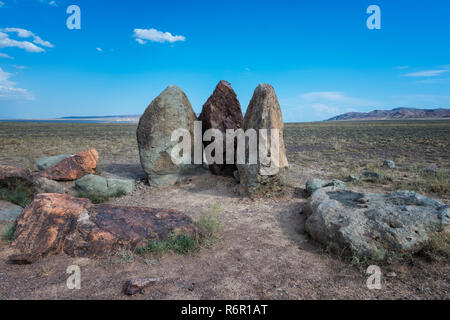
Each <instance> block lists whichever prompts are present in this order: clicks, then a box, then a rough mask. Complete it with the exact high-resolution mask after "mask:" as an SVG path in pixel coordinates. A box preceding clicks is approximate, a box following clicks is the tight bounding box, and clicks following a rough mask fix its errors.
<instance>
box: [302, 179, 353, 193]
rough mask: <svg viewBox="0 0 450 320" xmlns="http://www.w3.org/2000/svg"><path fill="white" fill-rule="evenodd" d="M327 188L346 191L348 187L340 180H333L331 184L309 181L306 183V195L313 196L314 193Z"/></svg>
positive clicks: (317, 180)
mask: <svg viewBox="0 0 450 320" xmlns="http://www.w3.org/2000/svg"><path fill="white" fill-rule="evenodd" d="M326 187H336V188H338V189H345V188H346V185H345V182H343V181H341V180H338V179H333V180H331V182H327V181H324V180H321V179H315V178H313V179H309V180H308V181H306V193H307V195H312V194H313V193H314V191H316V190H319V189H322V188H326Z"/></svg>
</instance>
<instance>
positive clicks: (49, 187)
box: [33, 176, 66, 194]
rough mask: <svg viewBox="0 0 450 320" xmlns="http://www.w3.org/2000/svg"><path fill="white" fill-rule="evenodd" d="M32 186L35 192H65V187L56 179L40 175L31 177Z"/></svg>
mask: <svg viewBox="0 0 450 320" xmlns="http://www.w3.org/2000/svg"><path fill="white" fill-rule="evenodd" d="M33 187H34V189H35V190H36V192H37V193H60V194H64V193H66V189H65V188H64V187H63V186H62V185H61V184H60V183H58V182H57V181H53V180H50V179H47V178H44V177H40V176H35V177H34V178H33Z"/></svg>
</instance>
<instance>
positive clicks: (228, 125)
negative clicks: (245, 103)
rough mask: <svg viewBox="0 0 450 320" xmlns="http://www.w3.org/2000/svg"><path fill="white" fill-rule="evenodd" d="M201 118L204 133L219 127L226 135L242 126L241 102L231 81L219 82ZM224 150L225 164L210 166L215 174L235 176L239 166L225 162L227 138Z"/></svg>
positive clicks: (204, 107) (205, 144)
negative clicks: (227, 132)
mask: <svg viewBox="0 0 450 320" xmlns="http://www.w3.org/2000/svg"><path fill="white" fill-rule="evenodd" d="M199 120H200V121H202V129H203V133H205V131H206V130H208V129H211V128H214V129H219V130H220V131H221V132H222V133H223V135H224V137H225V132H226V130H227V129H233V130H237V129H240V128H242V121H243V117H242V111H241V104H240V103H239V100H238V99H237V97H236V93H235V92H234V90H233V89H232V88H231V85H230V83H228V82H226V81H223V80H222V81H220V82H219V84H218V85H217V86H216V89H215V90H214V92H213V94H212V95H211V96H210V97H209V98H208V100H207V101H206V103H205V104H204V105H203V109H202V113H201V114H200V116H199ZM209 143H211V142H204V146H205V147H206V146H207V145H208V144H209ZM235 148H236V146H235ZM223 150H224V154H223V161H224V164H211V165H210V166H209V168H210V170H211V171H212V172H213V173H214V174H217V175H223V176H233V172H234V171H235V170H237V168H236V165H234V164H228V165H227V164H226V163H225V160H226V152H225V150H226V148H225V138H224V148H223ZM235 155H236V151H235Z"/></svg>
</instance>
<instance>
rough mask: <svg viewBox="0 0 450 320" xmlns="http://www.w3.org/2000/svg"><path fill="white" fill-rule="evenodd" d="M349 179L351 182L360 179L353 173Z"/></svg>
mask: <svg viewBox="0 0 450 320" xmlns="http://www.w3.org/2000/svg"><path fill="white" fill-rule="evenodd" d="M347 180H348V181H350V182H355V181H359V179H358V177H356V176H354V175H352V174H351V175H349V176H348V177H347Z"/></svg>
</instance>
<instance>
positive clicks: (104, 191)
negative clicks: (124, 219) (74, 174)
mask: <svg viewBox="0 0 450 320" xmlns="http://www.w3.org/2000/svg"><path fill="white" fill-rule="evenodd" d="M75 188H76V189H77V190H79V191H81V192H82V193H83V194H85V195H101V196H105V197H116V196H123V195H126V194H130V193H132V192H133V189H134V181H133V180H123V179H106V178H104V177H100V176H97V175H93V174H90V175H87V176H84V177H83V178H81V179H78V180H77V181H75Z"/></svg>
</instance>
